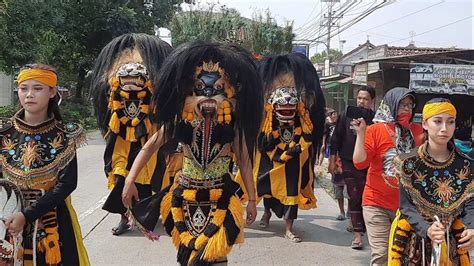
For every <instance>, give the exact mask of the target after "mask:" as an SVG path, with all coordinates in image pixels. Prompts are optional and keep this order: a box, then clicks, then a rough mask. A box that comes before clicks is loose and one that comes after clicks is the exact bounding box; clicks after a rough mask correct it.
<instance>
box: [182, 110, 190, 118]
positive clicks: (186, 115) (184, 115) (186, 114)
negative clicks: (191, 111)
mask: <svg viewBox="0 0 474 266" xmlns="http://www.w3.org/2000/svg"><path fill="white" fill-rule="evenodd" d="M186 117H188V113H187V112H186V111H184V110H183V113H182V114H181V119H183V120H184V119H186Z"/></svg>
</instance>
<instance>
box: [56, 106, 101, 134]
mask: <svg viewBox="0 0 474 266" xmlns="http://www.w3.org/2000/svg"><path fill="white" fill-rule="evenodd" d="M59 108H60V110H61V115H62V116H63V120H64V121H66V122H75V123H79V124H81V125H82V126H83V127H84V128H85V129H89V130H90V129H96V128H97V122H96V120H95V116H94V111H93V108H92V105H89V104H82V103H77V102H72V101H64V102H63V103H62V104H61V106H60V107H59Z"/></svg>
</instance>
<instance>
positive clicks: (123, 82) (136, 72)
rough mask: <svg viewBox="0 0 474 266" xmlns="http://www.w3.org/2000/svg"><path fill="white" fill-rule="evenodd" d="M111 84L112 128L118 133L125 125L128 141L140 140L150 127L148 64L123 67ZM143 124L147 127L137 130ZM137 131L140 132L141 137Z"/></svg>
mask: <svg viewBox="0 0 474 266" xmlns="http://www.w3.org/2000/svg"><path fill="white" fill-rule="evenodd" d="M110 86H111V93H110V98H109V109H110V110H111V112H112V116H111V118H110V122H109V128H110V130H111V131H112V132H114V133H116V134H117V133H120V131H121V127H122V131H124V132H125V138H126V139H127V140H129V141H137V139H139V138H140V136H142V135H144V134H146V133H148V132H149V131H150V130H151V123H150V121H149V119H148V113H149V112H150V110H149V105H150V101H151V97H152V86H151V82H150V80H149V79H148V73H147V69H146V67H145V66H143V65H142V64H138V63H126V64H124V65H122V66H120V68H119V69H118V71H117V73H116V75H115V77H114V78H112V79H111V81H110ZM140 124H144V125H145V126H144V128H145V129H146V130H140V132H141V131H143V132H141V133H140V132H135V128H136V127H137V126H138V125H140ZM135 133H139V134H138V135H139V136H137V134H135Z"/></svg>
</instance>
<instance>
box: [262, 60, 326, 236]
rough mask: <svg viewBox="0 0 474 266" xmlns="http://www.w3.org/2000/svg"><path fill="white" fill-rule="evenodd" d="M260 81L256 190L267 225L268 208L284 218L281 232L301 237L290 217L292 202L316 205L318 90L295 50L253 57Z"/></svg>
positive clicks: (295, 207) (321, 110)
mask: <svg viewBox="0 0 474 266" xmlns="http://www.w3.org/2000/svg"><path fill="white" fill-rule="evenodd" d="M259 72H260V75H261V77H262V78H263V81H264V91H265V93H264V94H265V99H266V101H265V121H264V123H263V125H262V129H261V132H260V135H259V138H258V150H257V154H256V158H255V164H254V174H255V175H256V176H255V178H256V180H257V181H256V184H257V194H258V197H260V198H261V197H263V203H264V206H265V212H264V214H263V216H262V219H261V221H260V224H259V225H260V226H261V227H264V228H265V227H268V224H269V220H270V217H271V212H270V210H272V211H273V212H274V213H275V214H276V215H277V216H278V217H279V218H281V217H283V218H284V219H285V222H286V229H285V238H287V239H288V240H290V241H291V242H295V243H297V242H301V237H300V236H299V235H297V234H295V233H294V231H293V222H294V220H295V219H296V218H297V217H298V208H301V209H305V210H307V209H311V208H316V197H315V195H314V187H313V181H314V173H313V168H314V164H315V162H316V160H317V155H318V153H316V148H317V147H318V146H319V145H320V142H321V139H322V136H323V128H324V121H325V115H324V96H323V93H322V91H321V87H320V85H319V78H318V75H317V74H316V70H315V69H314V67H313V65H312V64H311V62H310V61H309V60H308V59H307V58H306V57H304V56H301V55H300V54H288V55H282V56H271V57H267V58H265V59H263V60H262V61H261V62H259Z"/></svg>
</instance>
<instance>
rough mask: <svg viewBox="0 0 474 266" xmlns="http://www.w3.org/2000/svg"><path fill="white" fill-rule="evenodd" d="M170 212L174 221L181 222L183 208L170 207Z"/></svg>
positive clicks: (182, 219)
mask: <svg viewBox="0 0 474 266" xmlns="http://www.w3.org/2000/svg"><path fill="white" fill-rule="evenodd" d="M171 213H172V214H173V220H174V221H175V222H183V221H184V217H183V210H182V209H181V208H175V207H171Z"/></svg>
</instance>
